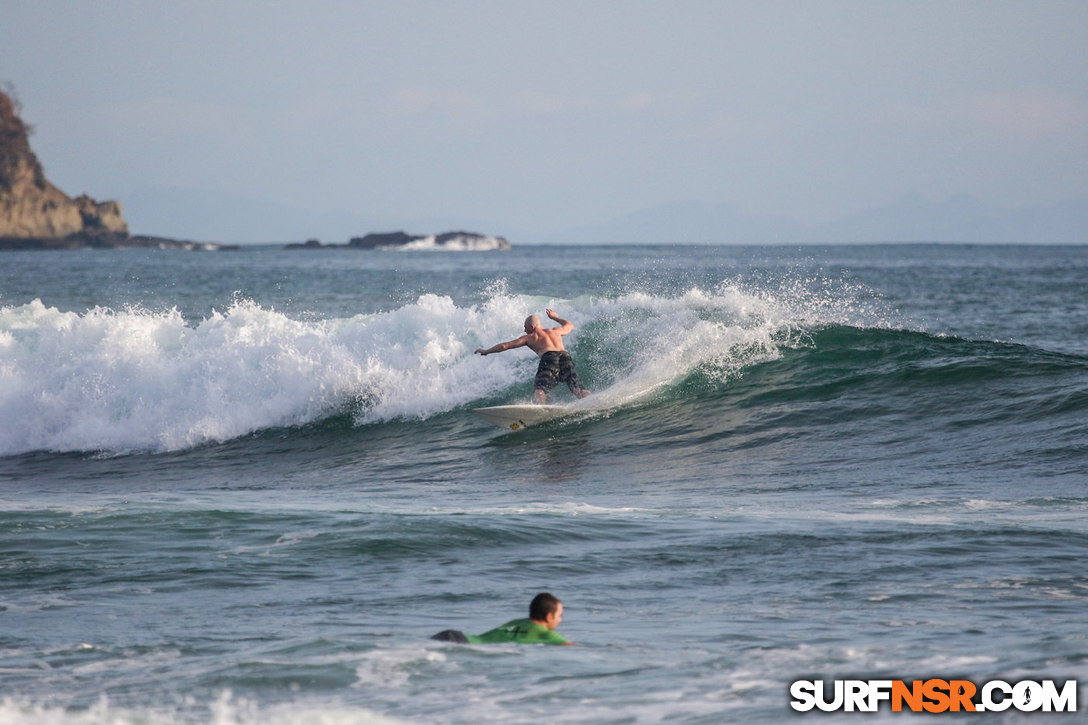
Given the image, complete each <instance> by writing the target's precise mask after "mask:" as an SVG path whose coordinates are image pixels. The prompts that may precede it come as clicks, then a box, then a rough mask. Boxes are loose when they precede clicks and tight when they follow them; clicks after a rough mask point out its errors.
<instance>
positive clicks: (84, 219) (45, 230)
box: [0, 91, 224, 250]
mask: <svg viewBox="0 0 1088 725" xmlns="http://www.w3.org/2000/svg"><path fill="white" fill-rule="evenodd" d="M29 137H30V128H29V127H28V126H27V124H26V123H24V122H23V120H22V118H20V117H19V107H18V104H17V102H16V101H15V100H14V99H13V98H12V97H11V96H10V95H9V94H8V93H5V92H3V91H0V250H5V249H85V248H99V249H101V248H106V249H116V248H121V247H144V248H158V249H222V248H224V247H223V246H222V245H219V244H208V243H202V242H190V241H182V240H176V239H165V238H162V237H151V236H144V235H137V236H133V235H131V234H129V230H128V224H127V223H126V222H125V219H124V217H123V216H122V215H121V205H120V204H119V203H118V202H116V201H101V202H100V201H96V200H94V199H92V198H91V197H89V196H87V195H86V194H83V195H80V196H77V197H75V198H74V199H73V198H72V197H69V196H68V195H67V194H65V193H64V192H63V191H61V190H60V189H58V188H57V187H56V186H54V185H53V184H52V183H50V181H49V180H48V179H46V178H45V171H44V170H43V169H42V165H41V163H40V162H39V161H38V157H37V156H36V155H35V154H34V151H33V150H32V149H31V148H30V138H29Z"/></svg>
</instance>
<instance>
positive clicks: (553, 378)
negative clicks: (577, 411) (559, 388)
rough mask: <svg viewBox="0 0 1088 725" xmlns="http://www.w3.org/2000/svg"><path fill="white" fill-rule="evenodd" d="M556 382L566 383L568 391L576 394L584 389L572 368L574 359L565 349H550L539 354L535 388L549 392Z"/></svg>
mask: <svg viewBox="0 0 1088 725" xmlns="http://www.w3.org/2000/svg"><path fill="white" fill-rule="evenodd" d="M558 383H566V384H567V387H568V388H570V392H572V393H574V394H575V395H577V394H578V393H579V392H581V391H582V390H584V388H583V387H582V384H581V383H580V382H579V381H578V373H577V372H576V371H575V370H574V361H573V360H571V359H570V353H569V352H567V351H566V350H552V351H550V352H546V353H544V354H543V355H541V356H540V365H539V366H537V369H536V379H535V380H534V381H533V385H534V387H535V388H536V389H537V390H543V391H544V392H546V393H548V392H551V390H552V388H554V387H555V386H556V385H557V384H558Z"/></svg>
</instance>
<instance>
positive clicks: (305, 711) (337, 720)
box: [0, 692, 406, 725]
mask: <svg viewBox="0 0 1088 725" xmlns="http://www.w3.org/2000/svg"><path fill="white" fill-rule="evenodd" d="M191 706H192V705H190V707H191ZM207 710H208V714H207V717H206V718H205V719H203V720H202V721H203V722H207V723H209V724H210V725H258V724H259V725H302V724H304V723H305V724H307V725H398V724H399V723H403V722H406V721H403V720H397V719H394V718H391V717H388V716H385V715H380V714H378V713H375V712H372V711H370V710H366V709H364V708H358V707H354V708H352V707H340V706H336V705H307V704H284V705H263V706H262V705H258V704H257V703H255V702H253V701H250V700H247V699H245V698H238V697H235V696H233V695H232V694H231V693H230V692H224V693H223V694H222V695H221V696H220V697H219V698H218V699H217V700H215V701H214V702H212V703H210V704H209V705H208V706H207ZM0 722H2V723H4V724H5V725H128V724H129V723H132V724H133V725H136V724H137V723H138V724H139V725H173V724H174V723H191V722H193V719H192V717H191V714H190V713H188V712H186V711H184V710H182V709H180V708H174V707H165V706H163V707H147V708H142V709H133V708H123V707H118V706H116V705H113V704H111V703H110V701H109V699H108V698H106V697H105V696H103V697H102V698H100V699H99V700H98V702H96V703H95V704H94V705H92V706H91V707H89V708H87V709H85V710H69V709H67V708H63V707H57V706H54V705H45V704H38V703H34V702H31V701H28V700H25V699H19V698H10V697H9V698H5V699H3V700H0Z"/></svg>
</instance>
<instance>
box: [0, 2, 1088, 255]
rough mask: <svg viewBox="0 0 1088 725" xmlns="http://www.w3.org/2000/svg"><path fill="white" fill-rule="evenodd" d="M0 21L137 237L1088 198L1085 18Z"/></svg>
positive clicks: (1015, 6) (313, 9) (33, 89)
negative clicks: (698, 208) (268, 212)
mask: <svg viewBox="0 0 1088 725" xmlns="http://www.w3.org/2000/svg"><path fill="white" fill-rule="evenodd" d="M0 15H2V19H0V83H6V84H9V86H10V87H13V88H14V90H15V92H16V95H17V97H18V99H19V100H20V102H21V104H22V113H23V118H24V120H26V121H27V122H28V123H30V124H31V125H32V126H33V127H34V129H35V131H34V135H33V136H32V137H31V145H32V147H33V148H34V150H35V152H36V153H37V155H38V157H39V159H40V160H41V161H42V163H43V165H44V166H45V171H46V175H47V176H48V178H49V179H50V180H51V181H53V182H54V183H55V184H56V185H57V186H59V187H60V188H61V189H62V190H64V191H65V192H66V193H68V194H69V195H72V196H75V195H77V194H80V193H84V192H85V193H88V194H90V195H91V196H93V197H95V198H98V199H119V200H121V202H122V204H123V205H125V213H126V217H129V221H130V226H133V215H135V216H136V217H138V218H139V219H140V222H141V224H140V225H141V226H144V227H146V226H151V227H155V228H152V229H135V230H134V231H139V232H156V233H160V234H163V235H166V236H169V235H170V233H171V232H172V229H170V228H159V227H169V226H170V224H171V223H174V224H176V221H174V222H172V221H171V219H168V218H166V217H165V216H161V217H158V218H157V217H156V216H155V212H150V211H147V210H144V211H143V212H141V210H140V208H139V204H138V203H137V206H136V207H133V206H132V203H128V204H126V197H129V198H132V199H137V200H139V199H146V198H148V195H149V194H150V195H152V196H154V194H159V196H160V197H161V196H162V194H163V193H165V192H167V191H170V190H175V191H176V190H187V191H189V192H193V191H199V192H211V193H215V194H222V195H229V196H232V197H235V196H236V197H243V198H245V199H249V200H255V201H259V202H263V203H268V204H270V205H282V206H285V207H289V208H292V209H296V210H300V211H305V212H308V213H312V214H324V213H327V214H330V215H336V214H349V215H353V216H354V217H357V218H359V219H365V220H368V221H369V222H372V223H373V224H375V225H378V228H395V227H398V226H409V227H411V225H413V224H423V223H438V222H439V220H442V221H448V222H449V224H450V225H451V226H452V225H453V224H455V223H457V222H462V221H465V222H469V221H478V222H480V223H486V224H491V225H493V227H492V228H490V229H486V230H482V231H486V232H493V233H506V232H511V233H512V232H513V231H514V230H532V231H534V232H541V231H545V230H550V229H563V228H566V227H574V226H578V225H589V224H595V223H599V222H602V221H604V220H607V219H610V218H614V217H618V216H621V215H624V214H629V213H632V212H636V211H638V210H640V209H645V208H647V207H653V206H655V205H661V204H679V203H689V202H697V203H706V204H730V205H735V206H736V207H737V208H739V209H741V210H743V211H744V212H746V213H750V214H757V215H775V216H786V217H791V218H793V219H796V220H798V221H800V222H802V223H805V224H818V223H825V222H830V221H833V220H835V219H837V218H840V217H842V216H844V215H848V214H852V213H856V212H860V211H862V210H865V209H868V208H871V207H874V206H879V205H886V204H891V203H894V202H895V201H896V200H897V199H901V198H903V197H907V196H920V197H921V198H924V199H927V200H931V201H934V202H939V201H941V200H943V199H946V198H948V197H952V196H955V195H961V194H966V195H970V196H972V197H974V198H976V199H978V200H980V201H982V202H983V203H986V204H991V205H997V206H1003V207H1023V206H1030V205H1047V204H1054V203H1058V202H1061V201H1064V200H1068V199H1073V198H1080V199H1082V198H1088V42H1086V40H1085V39H1086V38H1088V2H1083V0H1067V1H1062V0H1031V1H1027V0H1022V1H1017V2H1007V1H1005V0H940V1H931V0H909V1H908V0H882V1H880V2H875V1H869V0H864V1H862V0H795V1H791V2H786V1H781V0H752V1H748V0H732V1H730V0H713V1H703V0H676V1H673V2H664V1H660V2H642V1H639V0H625V1H623V2H611V1H602V0H576V1H573V2H569V1H567V0H549V1H548V2H543V1H541V2H521V1H519V0H506V1H499V0H494V1H483V0H463V1H459V0H447V1H444V2H443V1H438V0H434V1H419V0H389V1H386V2H370V1H366V0H361V1H360V0H355V1H348V0H345V1H344V2H336V1H332V0H310V1H308V2H305V3H303V2H278V1H276V0H264V1H262V2H241V1H234V0H213V1H210V2H204V1H196V0H177V1H176V2H171V3H162V2H158V0H154V1H153V0H124V1H122V0H95V1H94V2H91V1H90V0H87V1H86V2H80V1H78V0H63V1H62V0H5V2H4V7H3V10H2V13H0ZM178 198H181V197H180V196H179V197H178ZM150 208H151V207H150V205H149V206H148V207H147V209H150ZM156 225H157V226H156ZM359 231H360V233H364V232H366V231H371V229H361V230H359ZM413 231H441V230H440V229H424V230H418V229H413Z"/></svg>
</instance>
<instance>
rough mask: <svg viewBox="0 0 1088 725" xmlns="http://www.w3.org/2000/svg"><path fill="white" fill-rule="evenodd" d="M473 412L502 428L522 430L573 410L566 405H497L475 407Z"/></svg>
mask: <svg viewBox="0 0 1088 725" xmlns="http://www.w3.org/2000/svg"><path fill="white" fill-rule="evenodd" d="M472 412H473V413H475V414H476V415H478V416H480V417H481V418H483V419H484V420H486V421H487V422H488V423H494V424H495V425H497V426H499V427H500V428H509V429H510V430H521V429H522V428H529V427H530V426H534V425H539V424H540V423H543V422H544V421H546V420H552V419H553V418H558V417H559V416H561V415H564V414H566V413H569V412H571V410H570V408H568V407H567V406H565V405H496V406H493V407H491V408H473V409H472Z"/></svg>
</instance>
